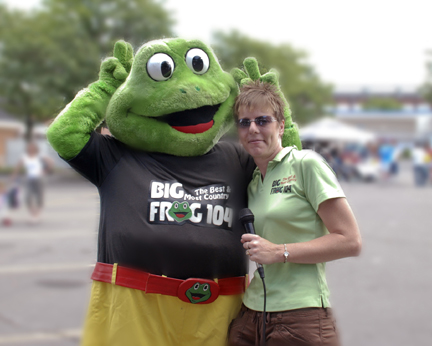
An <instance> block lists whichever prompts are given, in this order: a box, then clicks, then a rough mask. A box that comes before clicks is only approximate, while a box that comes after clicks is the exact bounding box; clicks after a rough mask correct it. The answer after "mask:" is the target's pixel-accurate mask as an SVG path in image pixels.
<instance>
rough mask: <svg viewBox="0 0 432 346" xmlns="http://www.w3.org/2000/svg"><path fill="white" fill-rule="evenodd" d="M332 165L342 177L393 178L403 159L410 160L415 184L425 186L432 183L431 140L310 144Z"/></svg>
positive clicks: (382, 180) (370, 179)
mask: <svg viewBox="0 0 432 346" xmlns="http://www.w3.org/2000/svg"><path fill="white" fill-rule="evenodd" d="M309 146H310V147H311V148H312V149H314V150H315V151H317V152H319V153H320V154H321V155H322V156H323V157H324V158H325V159H326V160H327V162H328V163H329V164H330V166H331V167H332V169H333V170H334V172H335V173H336V175H337V177H338V179H339V180H343V181H364V182H370V181H380V182H389V181H392V180H394V179H395V178H396V177H397V176H398V174H399V170H400V162H401V161H402V160H411V164H412V168H413V183H414V184H415V185H416V186H426V185H427V184H430V183H432V147H431V145H430V143H429V142H428V141H416V142H415V143H414V144H413V145H409V144H406V143H398V142H397V141H395V140H381V141H377V142H374V143H369V144H367V145H359V144H344V145H341V144H334V143H319V144H316V143H314V144H309Z"/></svg>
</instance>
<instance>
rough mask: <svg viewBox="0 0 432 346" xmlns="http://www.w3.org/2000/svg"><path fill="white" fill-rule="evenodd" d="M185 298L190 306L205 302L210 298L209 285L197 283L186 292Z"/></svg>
mask: <svg viewBox="0 0 432 346" xmlns="http://www.w3.org/2000/svg"><path fill="white" fill-rule="evenodd" d="M186 297H188V299H189V300H190V302H191V303H192V304H196V303H201V302H205V301H206V300H208V299H209V298H210V297H211V290H210V285H209V284H206V283H204V284H202V285H200V283H199V282H197V283H195V284H194V285H193V286H192V287H191V288H189V289H188V290H187V291H186Z"/></svg>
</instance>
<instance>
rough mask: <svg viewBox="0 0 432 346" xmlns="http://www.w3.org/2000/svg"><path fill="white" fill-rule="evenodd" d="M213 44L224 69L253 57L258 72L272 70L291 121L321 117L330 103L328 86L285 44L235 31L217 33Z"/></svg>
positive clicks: (305, 121)
mask: <svg viewBox="0 0 432 346" xmlns="http://www.w3.org/2000/svg"><path fill="white" fill-rule="evenodd" d="M213 41H214V42H213V44H212V46H213V49H214V50H215V53H216V56H217V57H218V58H219V60H220V63H221V65H222V66H223V67H224V69H225V70H229V69H231V68H233V67H239V68H241V67H242V64H243V60H244V58H246V57H248V56H253V57H255V58H257V60H258V62H259V64H260V66H259V67H260V70H261V73H266V72H267V71H268V70H269V69H270V68H276V69H277V70H278V71H279V73H280V85H281V89H282V91H283V93H284V95H285V97H286V98H287V99H288V102H289V104H290V107H291V110H292V113H293V119H294V121H296V122H298V123H300V124H302V123H308V122H310V121H312V120H313V119H315V118H319V117H321V116H322V115H323V114H324V107H325V106H327V105H329V104H331V103H332V87H331V85H329V84H325V83H323V82H322V81H321V80H320V78H319V76H318V75H317V73H316V72H315V71H314V69H313V67H312V66H311V65H309V64H308V63H306V59H307V54H306V53H305V52H303V51H301V50H297V49H294V48H293V47H292V46H291V45H289V44H281V45H273V44H271V43H268V42H264V41H259V40H256V39H252V38H250V37H247V36H245V35H243V34H241V33H239V32H238V31H232V32H231V33H229V34H224V33H222V32H217V33H215V34H214V37H213Z"/></svg>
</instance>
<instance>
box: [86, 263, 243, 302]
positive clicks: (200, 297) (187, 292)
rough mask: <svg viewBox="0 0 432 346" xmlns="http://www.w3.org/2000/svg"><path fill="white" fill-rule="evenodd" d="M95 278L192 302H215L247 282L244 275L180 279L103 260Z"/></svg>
mask: <svg viewBox="0 0 432 346" xmlns="http://www.w3.org/2000/svg"><path fill="white" fill-rule="evenodd" d="M91 278H92V280H96V281H102V282H108V283H112V284H116V285H119V286H124V287H128V288H134V289H137V290H141V291H144V292H145V293H158V294H164V295H168V296H175V297H178V298H179V299H180V300H182V301H184V302H187V303H192V304H209V303H212V302H214V301H215V300H216V298H217V297H218V296H219V295H232V294H241V293H244V291H245V282H246V280H245V277H244V276H239V277H233V278H226V279H218V280H216V281H213V280H208V279H196V278H190V279H187V280H180V279H173V278H168V277H165V276H160V275H153V274H150V273H146V272H143V271H140V270H136V269H130V268H125V267H120V266H118V265H117V264H114V265H112V264H107V263H100V262H98V263H96V266H95V269H94V271H93V274H92V276H91Z"/></svg>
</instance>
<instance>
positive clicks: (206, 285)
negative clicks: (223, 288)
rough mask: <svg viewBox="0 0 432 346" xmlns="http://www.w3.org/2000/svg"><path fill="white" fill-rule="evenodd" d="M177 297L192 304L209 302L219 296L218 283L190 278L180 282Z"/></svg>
mask: <svg viewBox="0 0 432 346" xmlns="http://www.w3.org/2000/svg"><path fill="white" fill-rule="evenodd" d="M177 297H178V298H179V299H180V300H182V301H184V302H186V303H192V304H210V303H213V302H214V301H215V300H216V299H217V297H219V285H218V284H217V283H216V282H214V281H213V280H207V279H195V278H190V279H187V280H185V281H184V282H182V283H181V284H180V286H179V288H178V290H177Z"/></svg>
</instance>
